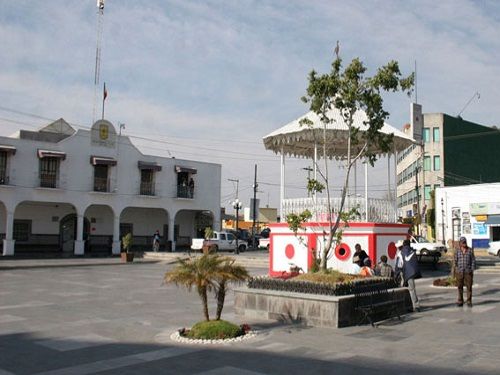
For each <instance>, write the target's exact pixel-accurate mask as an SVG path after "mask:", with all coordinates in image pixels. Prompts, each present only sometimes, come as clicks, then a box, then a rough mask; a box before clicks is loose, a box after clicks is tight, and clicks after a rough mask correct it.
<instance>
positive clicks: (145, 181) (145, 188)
mask: <svg viewBox="0 0 500 375" xmlns="http://www.w3.org/2000/svg"><path fill="white" fill-rule="evenodd" d="M154 180H155V171H154V170H152V169H141V188H140V190H141V191H140V194H141V195H154V194H155V189H154V186H155V185H154Z"/></svg>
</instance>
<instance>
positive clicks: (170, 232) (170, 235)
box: [168, 215, 175, 252]
mask: <svg viewBox="0 0 500 375" xmlns="http://www.w3.org/2000/svg"><path fill="white" fill-rule="evenodd" d="M171 216H172V217H171ZM174 225H175V215H168V238H169V239H170V241H171V242H172V252H174V251H175V241H174V232H175V231H174Z"/></svg>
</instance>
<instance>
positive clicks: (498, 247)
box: [488, 241, 500, 258]
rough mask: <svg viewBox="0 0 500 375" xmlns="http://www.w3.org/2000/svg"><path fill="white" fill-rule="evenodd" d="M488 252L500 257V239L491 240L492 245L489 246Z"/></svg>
mask: <svg viewBox="0 0 500 375" xmlns="http://www.w3.org/2000/svg"><path fill="white" fill-rule="evenodd" d="M488 254H491V255H496V256H498V257H499V258H500V241H490V247H488Z"/></svg>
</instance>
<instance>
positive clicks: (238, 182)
mask: <svg viewBox="0 0 500 375" xmlns="http://www.w3.org/2000/svg"><path fill="white" fill-rule="evenodd" d="M227 180H228V181H231V182H236V199H238V185H239V184H240V180H239V179H232V178H228V179H227Z"/></svg>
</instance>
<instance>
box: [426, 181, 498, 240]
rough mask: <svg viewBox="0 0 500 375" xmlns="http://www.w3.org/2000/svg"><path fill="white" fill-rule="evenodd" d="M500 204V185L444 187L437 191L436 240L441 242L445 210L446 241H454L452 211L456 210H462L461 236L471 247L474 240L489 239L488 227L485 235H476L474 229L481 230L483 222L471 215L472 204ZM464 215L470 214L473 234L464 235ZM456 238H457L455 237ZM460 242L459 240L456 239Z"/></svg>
mask: <svg viewBox="0 0 500 375" xmlns="http://www.w3.org/2000/svg"><path fill="white" fill-rule="evenodd" d="M441 199H442V200H443V205H441ZM489 202H491V203H500V183H492V184H475V185H466V186H455V187H444V188H438V189H436V238H437V240H438V241H439V242H441V240H442V238H443V235H442V232H443V231H442V223H443V215H442V210H443V209H444V224H445V241H448V240H449V239H452V219H453V218H452V211H453V209H455V208H458V209H460V225H461V228H460V236H464V237H466V238H467V242H468V244H469V245H471V244H472V240H473V239H475V240H481V239H483V240H484V239H488V238H489V236H490V232H489V227H488V226H486V228H485V229H486V233H485V234H478V233H474V228H475V227H476V229H479V228H481V227H482V224H483V222H482V221H478V220H477V219H476V217H474V216H473V215H470V204H471V203H489ZM464 213H467V214H469V220H470V227H471V233H464V231H463V226H464V220H465V221H466V220H467V218H466V217H464V216H466V215H464ZM455 237H456V236H455ZM455 240H458V238H455Z"/></svg>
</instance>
